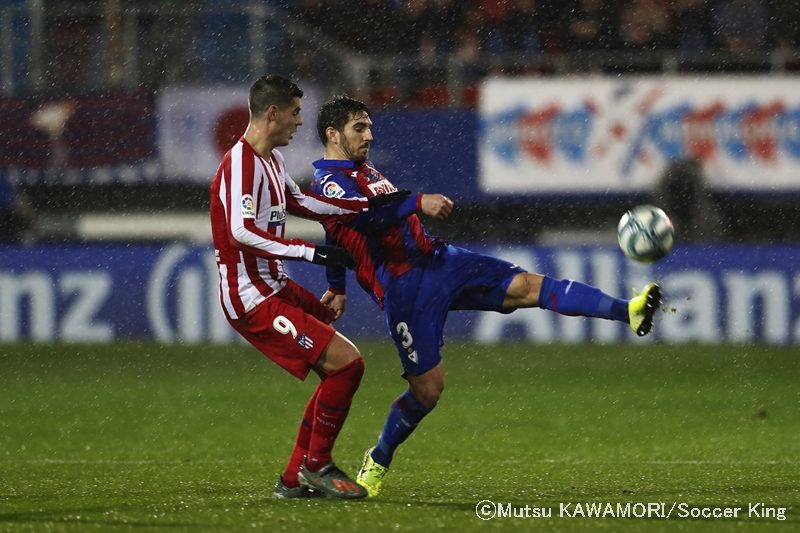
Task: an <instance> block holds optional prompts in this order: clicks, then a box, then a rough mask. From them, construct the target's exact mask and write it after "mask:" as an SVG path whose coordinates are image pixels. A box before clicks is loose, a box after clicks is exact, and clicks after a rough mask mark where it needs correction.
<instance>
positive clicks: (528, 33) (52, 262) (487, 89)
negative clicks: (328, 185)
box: [0, 0, 800, 531]
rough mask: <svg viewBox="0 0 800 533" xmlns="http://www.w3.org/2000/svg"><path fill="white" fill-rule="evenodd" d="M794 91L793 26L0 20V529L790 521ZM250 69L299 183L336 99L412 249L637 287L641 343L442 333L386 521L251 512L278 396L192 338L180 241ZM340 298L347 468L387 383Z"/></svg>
mask: <svg viewBox="0 0 800 533" xmlns="http://www.w3.org/2000/svg"><path fill="white" fill-rule="evenodd" d="M799 71H800V1H798V0H714V1H703V0H674V1H667V0H622V1H618V2H613V1H609V0H565V1H563V2H544V1H541V0H538V1H537V0H469V1H459V0H361V1H354V0H280V1H278V0H276V1H238V2H234V1H231V0H184V1H179V0H136V1H133V0H131V1H123V0H82V1H74V0H73V1H67V0H0V376H2V386H0V530H2V529H4V528H7V529H8V530H13V531H17V530H20V529H26V530H31V529H32V530H37V529H47V530H52V531H84V530H86V529H90V528H91V529H96V530H107V529H112V528H115V527H125V528H129V527H137V526H138V527H153V528H156V529H159V528H163V529H169V530H170V531H178V530H187V531H196V530H199V529H205V530H214V529H215V528H216V529H226V528H227V529H230V530H233V531H238V530H242V529H244V528H260V529H262V530H265V531H277V530H286V531H297V530H301V529H300V528H302V527H311V526H315V527H316V529H317V530H325V529H328V528H329V526H330V524H331V523H335V524H338V525H340V526H341V527H347V528H350V529H352V530H354V531H375V530H377V529H387V530H388V529H392V530H414V529H415V528H420V529H422V530H426V531H430V530H432V529H434V528H436V529H458V530H460V531H471V530H477V529H479V528H480V527H481V526H485V525H486V524H485V523H483V522H482V521H480V520H478V518H476V517H475V516H474V506H475V503H476V502H477V501H479V500H481V499H484V498H487V497H489V498H498V501H500V500H499V499H500V498H503V499H505V500H504V501H512V502H515V503H518V504H520V505H525V504H529V503H530V504H541V505H547V506H551V507H555V508H556V509H558V505H559V502H562V501H574V500H576V499H579V498H585V499H587V500H604V501H605V500H607V501H623V502H624V501H655V500H658V501H661V500H666V501H669V500H671V499H673V500H675V501H685V500H688V501H690V502H695V503H698V504H707V505H716V506H720V505H729V504H735V503H738V504H741V505H744V506H745V507H746V506H747V502H750V501H759V502H764V503H765V505H773V506H774V505H784V506H789V508H790V511H789V522H791V523H794V524H795V525H796V524H797V523H798V522H797V516H798V515H797V511H796V510H795V509H796V508H797V505H798V501H800V493H798V487H800V480H798V468H797V449H798V446H799V445H800V444H799V443H798V435H800V429H799V428H798V419H797V416H796V413H797V408H798V396H797V390H796V376H797V375H798V365H800V360H798V358H797V354H796V346H797V345H798V344H800V298H798V295H799V294H800V267H799V266H798V265H800V77H798V72H799ZM264 73H279V74H283V75H285V76H288V77H290V78H292V79H295V80H297V81H298V82H299V84H300V85H301V87H302V88H303V89H304V90H305V92H306V97H305V98H304V103H303V109H304V117H305V124H304V126H303V127H302V128H301V129H300V135H299V136H298V137H296V138H295V140H294V141H293V143H292V144H291V145H290V146H289V147H287V148H285V149H284V150H282V151H283V153H284V154H285V155H286V157H287V161H288V164H289V169H290V172H291V174H292V175H293V176H294V177H295V178H296V179H297V180H298V181H299V182H301V183H303V182H307V180H309V178H310V176H311V172H312V167H311V164H310V162H311V161H312V160H314V159H317V158H318V157H319V156H320V153H321V150H320V148H319V146H318V142H317V141H316V140H315V134H314V123H315V115H316V112H317V108H318V106H319V105H320V103H321V102H322V101H324V100H325V99H326V98H327V97H329V96H331V95H333V94H337V93H342V92H345V93H349V94H352V95H355V96H357V97H359V98H361V99H363V100H365V101H366V102H368V104H369V105H370V106H371V108H372V110H373V118H374V120H375V123H376V126H375V133H376V137H377V140H376V142H375V144H374V147H373V154H372V155H373V160H374V162H375V164H376V166H377V167H378V168H380V169H381V170H383V171H384V173H385V174H386V175H387V176H388V177H389V178H390V179H391V180H392V181H393V182H394V183H396V184H397V185H399V186H402V187H404V188H409V189H412V190H416V191H423V192H443V193H446V194H447V195H448V196H450V197H451V198H453V199H454V200H455V201H456V206H457V207H456V211H455V212H454V214H453V215H452V216H451V218H450V219H449V220H447V221H445V222H431V221H425V223H426V225H427V226H428V228H429V230H430V231H431V232H432V233H435V234H439V235H443V236H445V237H447V238H449V239H451V240H453V241H454V242H456V243H457V244H462V245H465V246H468V247H472V248H475V249H479V250H484V251H489V252H491V253H495V254H497V255H499V256H501V257H504V258H506V259H508V260H511V261H513V262H516V263H518V264H520V265H522V266H524V267H527V268H528V269H530V270H533V271H543V272H546V273H548V274H551V275H554V276H558V277H568V278H573V279H580V280H585V281H588V282H589V283H592V284H594V285H596V286H600V287H602V288H603V289H604V290H606V291H607V292H610V293H613V294H618V295H628V294H630V290H631V288H632V287H637V286H641V285H642V284H643V283H644V281H645V280H650V279H656V280H658V281H659V282H660V283H661V284H662V285H663V287H664V291H665V293H666V295H667V302H666V306H665V308H666V311H667V312H665V313H664V314H660V315H659V317H658V321H657V323H656V326H655V331H654V334H652V335H650V336H648V337H647V338H644V339H638V338H634V336H633V335H632V334H631V332H630V331H629V330H628V329H627V328H625V327H622V326H621V325H615V324H611V323H606V322H601V321H595V322H590V321H588V320H583V319H578V318H572V317H560V316H556V315H554V314H551V313H546V312H542V311H526V312H522V311H519V312H516V313H513V314H510V315H499V314H490V313H484V314H478V313H458V314H455V313H454V314H453V315H451V317H450V319H449V321H448V325H447V328H446V335H447V341H448V344H447V346H445V354H446V359H447V361H448V367H449V370H448V372H449V375H448V380H449V381H448V392H447V393H446V395H445V397H446V398H445V400H444V401H443V404H442V407H441V408H439V409H437V411H436V412H434V413H433V414H432V415H431V416H430V417H429V418H428V419H426V420H425V423H424V427H421V428H420V430H419V431H418V433H419V434H418V435H417V437H416V438H412V439H410V440H409V442H408V443H407V444H406V445H404V446H405V447H404V449H403V452H402V453H401V454H400V456H399V459H398V461H397V463H396V464H397V465H398V466H397V468H396V472H394V473H393V474H392V479H391V483H387V488H386V494H385V495H383V497H382V498H381V499H377V500H374V501H368V502H365V503H364V505H359V506H349V505H348V506H340V505H337V504H336V502H319V503H317V504H315V505H313V506H311V505H309V506H301V507H298V506H293V505H290V503H297V502H274V501H271V500H270V498H269V493H270V489H271V483H272V482H273V480H274V477H273V476H274V474H275V473H276V472H278V471H279V470H280V469H281V468H282V466H283V464H282V461H283V458H284V455H285V453H288V451H289V450H290V449H291V445H292V440H293V437H294V428H295V424H296V420H297V415H298V409H299V406H300V405H301V404H302V403H303V402H304V401H305V399H306V398H307V396H308V387H309V386H310V384H304V383H298V382H296V381H294V380H291V379H289V378H287V377H286V376H285V374H284V373H282V372H281V371H280V369H278V368H277V367H275V366H274V365H271V364H267V362H266V361H264V360H263V358H261V357H260V356H258V354H257V353H256V352H255V350H253V349H252V348H250V347H248V346H245V345H244V344H243V343H242V342H241V340H240V339H238V338H236V336H235V335H234V333H233V332H232V330H231V329H230V328H229V326H228V325H227V324H226V323H225V321H224V319H223V318H222V314H221V312H220V309H219V303H218V295H217V290H218V289H217V274H216V268H215V265H214V259H213V257H214V256H213V253H212V250H211V248H210V228H209V222H208V215H207V207H208V194H209V193H208V185H209V181H210V178H211V176H212V175H213V173H214V171H215V169H216V166H217V164H218V161H219V158H220V156H221V154H222V153H223V152H224V151H225V150H226V149H227V148H228V147H229V145H230V144H231V143H232V142H233V141H234V140H235V139H236V138H237V137H238V136H239V135H240V134H241V133H242V132H243V129H244V126H245V125H246V122H247V109H246V94H247V88H248V86H249V84H250V82H251V81H252V80H253V79H254V78H256V77H258V76H260V75H262V74H264ZM644 202H648V203H655V204H658V205H659V206H661V207H662V208H664V209H665V210H666V211H667V213H668V214H669V215H670V217H671V218H672V220H673V222H674V223H675V225H676V230H677V245H676V247H675V249H674V250H673V252H672V254H670V255H669V256H668V257H667V258H665V259H664V260H662V261H659V262H658V263H656V264H654V265H640V264H634V263H632V262H631V261H629V260H627V259H625V258H624V256H623V255H622V253H621V252H620V251H619V249H618V248H617V246H616V239H615V228H616V224H617V221H618V219H619V217H620V216H621V215H622V213H623V212H624V211H625V210H626V209H627V208H628V207H630V206H632V205H635V204H637V203H644ZM287 228H288V232H289V234H290V235H294V236H301V237H305V238H308V239H311V240H321V239H322V233H321V230H320V229H319V228H318V227H317V225H316V224H315V223H308V222H306V221H301V220H297V219H292V220H289V222H288V225H287ZM290 271H291V273H292V275H293V277H295V278H296V279H298V280H299V281H300V282H301V283H303V284H304V285H306V286H308V287H310V288H311V289H312V290H314V291H315V292H317V293H319V294H321V293H322V291H323V290H324V288H325V281H324V275H323V272H322V270H321V269H320V268H317V267H314V266H311V265H307V264H300V263H293V264H291V265H290ZM349 285H350V291H349V305H348V312H347V313H346V314H345V317H344V318H343V319H342V320H341V321H340V322H339V323H338V326H337V327H339V329H340V330H341V331H343V332H344V333H345V334H347V335H348V336H349V337H350V338H351V339H353V340H354V341H355V342H357V343H358V345H359V346H360V348H361V350H362V352H363V353H364V355H365V358H366V359H367V364H368V369H369V370H368V373H367V377H366V378H365V381H364V383H363V384H362V387H361V390H360V391H359V395H358V396H357V398H356V402H355V403H354V405H353V411H352V413H351V418H350V420H349V421H348V425H347V428H346V429H345V431H344V432H343V434H342V438H340V440H339V443H338V445H337V454H338V456H337V457H338V458H337V461H338V460H340V461H342V462H341V463H340V464H341V465H342V466H343V467H344V468H346V469H347V470H353V469H355V468H356V467H357V466H358V465H357V463H358V461H359V458H360V456H361V453H363V450H364V448H365V447H366V445H368V444H369V443H371V442H372V441H373V440H374V435H375V433H376V432H377V430H378V428H379V427H380V425H381V424H382V421H383V416H384V414H385V408H386V407H387V406H388V405H389V403H390V402H391V401H392V400H393V398H394V397H395V396H396V395H397V393H399V392H400V389H401V388H402V381H401V380H400V379H398V377H397V373H398V369H399V367H398V366H397V364H396V361H395V360H394V355H393V354H392V348H391V346H390V345H389V343H388V342H386V339H385V333H384V330H385V325H384V324H383V321H382V318H381V316H380V314H379V312H378V311H377V309H376V308H374V306H373V305H372V304H371V303H370V302H369V300H368V298H367V297H366V296H365V295H363V293H362V291H360V289H358V288H357V287H356V286H355V282H354V281H353V280H352V278H351V279H350V281H349ZM234 343H235V344H236V345H235V346H231V344H234ZM501 343H502V344H501ZM619 344H629V346H620V345H619ZM487 345H491V348H487ZM504 446H505V448H504ZM504 449H507V450H513V453H512V452H509V453H507V454H506V453H503V450H504ZM432 450H433V451H432ZM428 459H430V461H428ZM453 472H457V473H458V475H457V476H456V477H453V474H452V473H453ZM282 504H286V505H282ZM303 505H304V504H303ZM792 505H794V506H795V509H791V506H792ZM411 508H413V509H411ZM410 509H411V510H410ZM309 510H310V511H312V512H309ZM314 510H319V511H321V512H313V511H314ZM410 512H414V514H413V520H412V519H411V517H412V515H411V514H409V513H410ZM766 521H770V520H766V519H765V520H761V522H766ZM756 522H757V520H756ZM754 523H755V522H754V521H753V520H748V519H743V520H739V521H730V522H721V521H711V522H707V521H702V520H698V521H694V522H693V523H691V524H688V525H689V526H699V527H700V528H701V529H703V527H701V526H705V527H704V529H705V530H708V531H720V530H725V528H726V526H730V528H731V529H736V530H737V531H738V530H741V527H740V526H744V525H747V524H754ZM506 524H507V525H508V526H513V525H514V524H515V523H513V522H506ZM516 524H518V522H517V523H516ZM655 524H656V523H655V522H654V521H649V520H644V521H638V522H636V523H632V522H631V521H619V522H608V523H606V524H604V525H605V526H607V527H608V528H611V529H622V528H625V529H626V530H640V529H641V530H644V529H647V530H648V531H649V530H651V528H652V527H653V526H654V525H655ZM495 525H500V524H495ZM597 525H598V523H597V521H596V520H595V521H593V522H592V521H587V522H585V523H583V524H582V525H581V524H574V523H569V524H567V523H565V522H563V521H558V520H557V519H554V520H550V521H547V522H546V523H544V522H543V523H542V526H543V527H545V528H547V529H549V530H559V529H564V528H567V529H570V530H581V529H586V530H594V529H595V527H596V526H597ZM667 525H671V526H676V525H677V524H676V523H675V522H672V523H666V522H665V526H664V527H666V526H667ZM787 525H790V524H787ZM584 526H585V527H584Z"/></svg>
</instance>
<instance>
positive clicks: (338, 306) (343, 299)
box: [320, 291, 347, 320]
mask: <svg viewBox="0 0 800 533" xmlns="http://www.w3.org/2000/svg"><path fill="white" fill-rule="evenodd" d="M320 301H321V302H322V303H323V304H325V305H326V306H327V307H328V308H329V309H330V310H331V311H333V314H334V320H339V319H340V318H341V317H342V315H343V314H344V310H345V308H346V307H347V295H346V294H336V293H335V292H331V291H325V294H323V295H322V298H320Z"/></svg>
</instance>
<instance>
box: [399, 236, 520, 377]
mask: <svg viewBox="0 0 800 533" xmlns="http://www.w3.org/2000/svg"><path fill="white" fill-rule="evenodd" d="M522 272H525V270H524V269H522V268H520V267H518V266H517V265H514V264H512V263H509V262H508V261H503V260H502V259H497V258H496V257H491V256H488V255H484V254H479V253H476V252H471V251H469V250H464V249H463V248H457V247H455V246H450V245H447V246H443V247H442V248H439V249H438V250H437V251H436V252H435V253H434V255H433V256H432V257H431V258H430V260H429V262H428V263H427V264H426V265H424V266H421V267H416V268H414V269H412V270H410V271H409V272H406V273H405V274H403V275H402V276H400V277H399V278H396V279H394V280H392V281H391V282H390V283H389V284H388V285H387V287H386V292H385V294H384V299H383V304H384V312H385V313H386V325H387V326H388V327H389V334H390V335H391V336H392V339H393V340H394V343H395V346H397V353H398V355H399V356H400V362H401V363H402V365H403V369H404V371H405V373H404V375H412V376H418V375H420V374H424V373H425V372H427V371H428V370H430V369H431V368H433V367H435V366H436V365H437V364H439V361H441V360H442V355H441V347H442V345H444V323H445V320H447V313H448V311H450V310H468V309H471V310H480V311H497V312H500V313H510V312H511V311H513V309H503V308H502V305H503V299H504V298H505V295H506V291H507V290H508V286H509V285H510V284H511V280H512V279H513V278H514V276H516V275H517V274H519V273H522Z"/></svg>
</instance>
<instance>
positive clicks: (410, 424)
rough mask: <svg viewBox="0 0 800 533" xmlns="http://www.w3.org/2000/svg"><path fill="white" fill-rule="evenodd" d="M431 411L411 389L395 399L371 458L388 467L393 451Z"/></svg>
mask: <svg viewBox="0 0 800 533" xmlns="http://www.w3.org/2000/svg"><path fill="white" fill-rule="evenodd" d="M430 412H431V409H430V408H428V407H426V406H424V405H423V404H421V403H420V402H419V400H417V399H416V398H414V395H413V394H411V389H409V390H407V391H405V392H404V393H403V394H401V395H400V396H398V397H397V399H396V400H395V401H394V403H393V404H392V408H391V409H390V410H389V415H388V416H387V417H386V423H385V424H384V425H383V432H381V434H380V436H379V437H378V443H377V444H376V445H375V449H374V450H372V458H373V459H374V460H375V462H377V463H378V464H380V465H383V466H385V467H387V468H388V467H389V465H390V464H391V463H392V456H393V455H394V451H395V450H396V449H397V447H398V446H400V445H401V444H402V443H403V441H405V440H406V439H407V438H408V436H409V435H411V433H413V431H414V430H415V429H416V427H417V424H419V422H420V420H422V419H423V418H424V417H425V415H427V414H428V413H430Z"/></svg>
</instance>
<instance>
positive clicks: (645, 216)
mask: <svg viewBox="0 0 800 533" xmlns="http://www.w3.org/2000/svg"><path fill="white" fill-rule="evenodd" d="M617 241H618V242H619V247H620V248H621V249H622V251H623V252H624V253H625V255H626V256H628V257H630V258H631V259H633V260H634V261H638V262H639V263H653V262H655V261H658V260H659V259H661V258H662V257H664V256H665V255H667V254H668V253H669V251H670V250H671V249H672V244H673V243H674V241H675V229H674V228H673V227H672V221H670V219H669V217H668V216H667V214H666V213H665V212H664V211H663V210H661V209H660V208H658V207H656V206H653V205H637V206H636V207H634V208H632V209H630V210H628V211H627V212H626V213H625V214H624V215H622V218H621V219H620V220H619V224H618V225H617Z"/></svg>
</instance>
